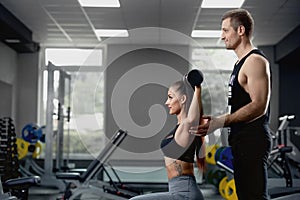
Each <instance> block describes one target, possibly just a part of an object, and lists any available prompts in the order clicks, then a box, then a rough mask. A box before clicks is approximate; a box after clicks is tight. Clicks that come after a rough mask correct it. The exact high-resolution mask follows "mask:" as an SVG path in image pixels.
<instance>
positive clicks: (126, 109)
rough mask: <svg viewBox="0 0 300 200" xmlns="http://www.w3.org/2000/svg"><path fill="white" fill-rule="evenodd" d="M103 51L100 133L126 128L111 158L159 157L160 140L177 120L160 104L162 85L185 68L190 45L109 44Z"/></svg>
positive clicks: (164, 95)
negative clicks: (102, 115) (103, 91)
mask: <svg viewBox="0 0 300 200" xmlns="http://www.w3.org/2000/svg"><path fill="white" fill-rule="evenodd" d="M107 51H108V52H107V55H108V60H107V68H106V70H105V79H106V85H105V89H106V96H105V102H106V108H105V133H106V136H107V137H109V138H110V137H111V135H112V134H113V133H115V132H116V130H118V129H123V130H127V131H128V133H129V136H128V137H127V138H126V139H125V141H124V142H123V143H122V144H121V148H120V149H119V150H118V151H117V153H115V154H114V158H116V159H129V160H131V159H132V160H135V159H146V160H147V159H151V160H155V159H161V158H162V155H161V152H160V150H159V149H160V146H159V145H160V141H161V139H162V138H163V137H164V136H165V135H166V134H167V133H168V132H169V131H170V129H171V128H173V127H174V126H175V124H176V121H175V118H174V116H170V115H169V114H168V110H167V108H166V106H165V105H164V103H165V101H166V99H167V88H168V87H169V85H170V84H171V83H172V82H174V81H176V80H179V79H180V78H182V74H184V73H186V72H187V71H188V63H187V60H188V56H189V48H188V47H187V46H166V47H161V46H159V47H153V48H149V47H147V48H144V47H142V46H137V47H136V46H126V45H111V46H108V48H107Z"/></svg>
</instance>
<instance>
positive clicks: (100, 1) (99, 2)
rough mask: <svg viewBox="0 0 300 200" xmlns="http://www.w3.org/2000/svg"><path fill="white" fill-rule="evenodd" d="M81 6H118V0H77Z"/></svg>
mask: <svg viewBox="0 0 300 200" xmlns="http://www.w3.org/2000/svg"><path fill="white" fill-rule="evenodd" d="M78 2H79V3H80V5H81V6H82V7H117V8H118V7H120V2H119V0H78Z"/></svg>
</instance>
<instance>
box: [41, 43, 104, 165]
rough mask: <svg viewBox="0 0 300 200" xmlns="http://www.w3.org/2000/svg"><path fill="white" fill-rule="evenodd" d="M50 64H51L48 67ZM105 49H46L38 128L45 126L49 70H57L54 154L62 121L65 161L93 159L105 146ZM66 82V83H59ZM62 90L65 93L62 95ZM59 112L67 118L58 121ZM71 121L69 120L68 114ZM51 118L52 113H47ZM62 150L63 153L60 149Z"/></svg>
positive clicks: (54, 110) (54, 101)
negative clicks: (91, 157)
mask: <svg viewBox="0 0 300 200" xmlns="http://www.w3.org/2000/svg"><path fill="white" fill-rule="evenodd" d="M49 62H51V64H50V63H49ZM103 63H104V62H103V49H58V48H55V49H54V48H47V49H45V67H44V68H43V69H42V71H43V72H42V73H41V75H42V76H43V78H42V80H43V81H41V92H42V94H43V95H42V96H43V97H42V98H41V106H40V113H39V114H40V117H39V124H40V125H46V115H47V109H46V108H47V107H46V105H47V99H48V97H49V91H48V78H49V73H48V72H49V68H50V67H52V69H53V68H54V69H55V71H54V77H53V85H54V89H53V92H54V94H53V95H54V99H53V105H54V109H53V114H52V115H53V133H52V134H53V142H52V144H53V154H54V155H55V154H56V153H57V150H58V149H59V146H58V145H57V144H55V143H56V142H57V140H56V138H57V137H58V135H57V134H60V132H59V131H58V129H59V122H60V121H59V120H63V131H62V132H63V143H64V144H63V149H62V150H63V153H64V156H63V157H64V159H66V158H70V159H77V158H79V159H82V158H84V157H87V158H90V156H91V154H94V153H98V152H99V151H101V149H102V148H103V145H104V127H103V125H104V123H103V121H104V119H103V118H104V117H103V115H104V78H103ZM61 74H66V75H67V76H66V79H65V81H64V82H63V81H62V80H60V79H64V77H65V76H61ZM61 87H63V90H64V92H60V91H61ZM59 109H61V112H63V116H64V117H58V115H57V113H59ZM69 113H70V118H69V120H68V114H69ZM48 114H49V113H48ZM59 150H61V149H59Z"/></svg>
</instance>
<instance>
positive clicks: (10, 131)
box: [0, 117, 21, 182]
mask: <svg viewBox="0 0 300 200" xmlns="http://www.w3.org/2000/svg"><path fill="white" fill-rule="evenodd" d="M0 142H1V144H0V176H1V181H2V182H5V181H7V180H9V179H13V178H17V177H19V176H20V175H21V174H20V172H19V162H18V151H17V145H16V133H15V126H14V124H13V120H12V119H11V118H8V117H5V118H1V119H0Z"/></svg>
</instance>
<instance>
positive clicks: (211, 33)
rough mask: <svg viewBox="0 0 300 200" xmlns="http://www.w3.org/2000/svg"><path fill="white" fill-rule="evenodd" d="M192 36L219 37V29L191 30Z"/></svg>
mask: <svg viewBox="0 0 300 200" xmlns="http://www.w3.org/2000/svg"><path fill="white" fill-rule="evenodd" d="M191 36H192V37H195V38H219V37H221V31H218V30H193V32H192V34H191Z"/></svg>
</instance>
